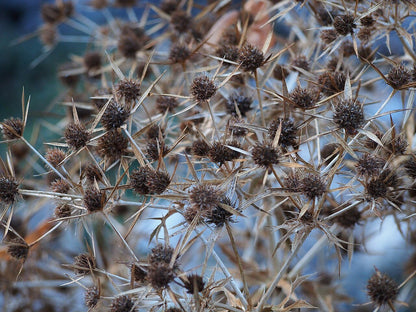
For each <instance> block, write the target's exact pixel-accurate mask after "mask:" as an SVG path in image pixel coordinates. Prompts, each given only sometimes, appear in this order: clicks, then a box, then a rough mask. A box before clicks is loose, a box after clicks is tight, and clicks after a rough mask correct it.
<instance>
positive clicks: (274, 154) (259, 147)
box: [251, 142, 280, 168]
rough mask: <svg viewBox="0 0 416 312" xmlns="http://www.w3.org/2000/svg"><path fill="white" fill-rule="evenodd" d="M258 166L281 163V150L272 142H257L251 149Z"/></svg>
mask: <svg viewBox="0 0 416 312" xmlns="http://www.w3.org/2000/svg"><path fill="white" fill-rule="evenodd" d="M251 154H252V157H253V161H254V163H255V164H256V165H257V166H260V167H265V168H269V167H271V166H273V165H276V164H278V163H279V157H280V152H279V150H278V149H277V148H275V147H273V145H272V143H270V142H263V143H260V142H257V144H256V145H255V146H254V147H253V149H252V151H251Z"/></svg>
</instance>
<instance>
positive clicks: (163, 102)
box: [156, 96, 179, 114]
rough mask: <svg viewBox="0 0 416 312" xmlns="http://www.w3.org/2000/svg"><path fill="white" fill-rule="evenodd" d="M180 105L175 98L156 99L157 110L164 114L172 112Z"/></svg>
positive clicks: (161, 97) (160, 97) (162, 97)
mask: <svg viewBox="0 0 416 312" xmlns="http://www.w3.org/2000/svg"><path fill="white" fill-rule="evenodd" d="M178 105H179V103H178V100H177V99H176V98H175V97H173V96H159V97H158V98H157V99H156V108H157V110H158V111H159V112H160V113H162V114H164V113H165V112H166V111H168V112H172V111H173V110H174V109H175V108H176V107H178Z"/></svg>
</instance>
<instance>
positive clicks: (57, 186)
mask: <svg viewBox="0 0 416 312" xmlns="http://www.w3.org/2000/svg"><path fill="white" fill-rule="evenodd" d="M51 189H52V191H54V192H56V193H61V194H67V193H68V192H69V190H70V189H71V185H70V184H69V183H68V182H66V181H65V180H63V179H56V180H55V181H53V182H52V183H51Z"/></svg>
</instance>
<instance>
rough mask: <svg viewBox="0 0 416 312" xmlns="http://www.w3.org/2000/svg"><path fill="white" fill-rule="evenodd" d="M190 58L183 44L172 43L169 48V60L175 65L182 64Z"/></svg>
mask: <svg viewBox="0 0 416 312" xmlns="http://www.w3.org/2000/svg"><path fill="white" fill-rule="evenodd" d="M190 56H191V50H189V48H188V46H187V45H185V44H183V43H174V44H172V46H171V47H170V52H169V60H170V61H171V62H172V63H174V64H176V63H184V62H185V61H186V60H187V59H188V58H189V57H190Z"/></svg>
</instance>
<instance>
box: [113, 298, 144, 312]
mask: <svg viewBox="0 0 416 312" xmlns="http://www.w3.org/2000/svg"><path fill="white" fill-rule="evenodd" d="M136 311H137V309H136V307H135V304H134V301H133V300H132V299H131V298H130V297H128V296H120V297H116V298H114V299H113V300H111V305H110V312H136Z"/></svg>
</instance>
